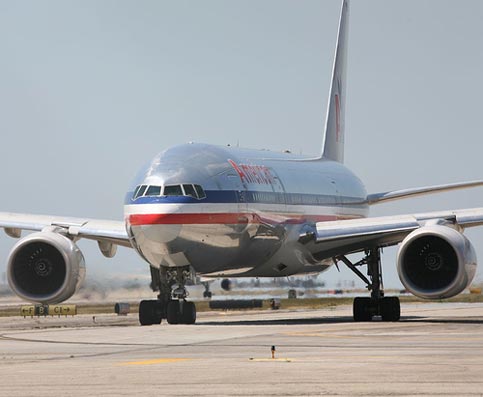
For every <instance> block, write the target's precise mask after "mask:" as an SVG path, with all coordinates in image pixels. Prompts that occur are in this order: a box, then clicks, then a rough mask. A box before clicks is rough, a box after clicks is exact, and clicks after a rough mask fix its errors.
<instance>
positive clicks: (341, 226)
mask: <svg viewBox="0 0 483 397" xmlns="http://www.w3.org/2000/svg"><path fill="white" fill-rule="evenodd" d="M429 224H447V225H453V226H454V227H458V228H461V229H465V228H467V227H473V226H480V225H483V208H472V209H467V210H457V211H442V212H428V213H423V214H415V215H398V216H385V217H374V218H363V219H352V220H342V221H332V222H319V223H316V224H315V225H313V226H312V228H311V229H309V230H305V231H304V233H302V234H301V235H300V238H299V241H300V242H301V243H303V244H305V245H306V246H307V248H308V249H309V251H310V252H311V253H312V254H313V256H314V258H315V259H316V260H323V259H327V258H331V257H334V256H337V255H345V254H349V253H353V252H359V251H364V250H366V249H369V248H376V247H388V246H391V245H396V244H398V243H400V242H401V241H402V240H404V238H405V237H406V236H407V235H408V234H409V233H411V232H412V231H413V230H416V229H418V228H420V227H423V226H426V225H429Z"/></svg>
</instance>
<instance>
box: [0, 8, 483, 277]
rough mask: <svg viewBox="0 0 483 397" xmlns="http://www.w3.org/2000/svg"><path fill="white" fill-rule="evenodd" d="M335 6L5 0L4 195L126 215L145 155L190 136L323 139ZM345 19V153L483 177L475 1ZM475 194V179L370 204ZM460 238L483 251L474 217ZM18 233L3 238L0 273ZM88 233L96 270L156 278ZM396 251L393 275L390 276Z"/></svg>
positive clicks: (360, 165) (416, 177) (389, 254)
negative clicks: (101, 247) (101, 249)
mask: <svg viewBox="0 0 483 397" xmlns="http://www.w3.org/2000/svg"><path fill="white" fill-rule="evenodd" d="M339 10H340V1H339V0H324V1H306V0H303V1H293V0H291V1H281V0H274V1H263V0H256V1H238V2H235V1H225V0H218V1H194V0H193V1H179V0H178V1H170V2H168V1H154V0H153V1H142V0H141V1H119V0H116V1H114V0H112V1H85V0H83V1H64V0H59V1H42V2H40V1H3V0H0V53H1V62H0V129H1V131H2V136H3V144H2V145H1V146H0V166H1V169H2V170H3V171H2V177H1V183H2V192H3V193H2V195H1V197H0V210H2V211H15V212H31V213H40V214H56V215H57V214H58V215H70V216H85V217H94V218H107V219H122V202H123V196H124V193H125V191H126V190H127V187H128V185H129V182H130V180H131V179H132V177H134V175H135V174H136V172H137V171H138V169H139V168H140V167H141V166H142V165H143V164H144V163H145V162H146V161H147V160H148V159H149V158H151V157H152V156H154V155H155V154H156V153H157V152H159V151H161V150H163V149H164V148H166V147H169V146H171V145H174V144H178V143H184V142H188V141H198V142H207V143H216V144H228V143H231V144H237V143H239V144H240V146H245V147H250V148H270V149H273V150H283V149H291V150H292V151H294V152H302V153H305V154H310V155H313V154H317V153H318V152H319V150H320V145H321V141H322V131H323V125H324V118H325V111H326V103H327V95H328V90H329V83H330V73H331V67H332V61H333V52H334V46H335V39H336V30H337V23H338V18H339ZM349 25H350V34H349V61H348V89H347V101H348V102H347V112H346V117H347V120H346V154H345V159H346V164H347V165H348V166H349V167H350V168H352V169H353V170H355V171H356V173H357V174H358V175H359V176H360V178H361V179H362V180H363V181H364V182H365V184H366V187H367V189H368V191H369V192H378V191H385V190H391V189H397V188H404V187H412V186H421V185H427V184H439V183H447V182H456V181H463V180H473V179H483V158H482V156H481V154H480V153H481V150H482V149H481V148H482V147H483V137H482V134H481V131H482V122H481V115H482V113H483V110H482V103H483V101H482V97H481V95H482V94H481V93H482V92H483V77H482V71H483V44H482V37H483V2H482V1H480V0H462V1H454V0H451V1H450V0H446V1H444V0H404V1H403V0H399V1H396V0H389V1H388V0H355V1H352V2H351V15H350V22H349ZM479 206H483V189H481V188H480V189H473V190H467V191H465V192H459V193H448V194H440V195H435V196H431V197H429V198H420V199H412V200H407V201H401V202H395V203H391V204H385V205H380V206H377V207H374V208H373V213H372V214H373V215H389V214H393V213H413V212H422V211H429V210H438V209H456V208H467V207H479ZM467 235H468V237H469V238H470V239H471V240H472V242H473V243H474V245H475V247H476V250H477V253H478V255H479V257H480V258H483V228H480V229H473V230H469V231H467ZM13 244H14V240H12V239H10V238H8V237H7V236H6V235H5V236H4V238H1V239H0V257H1V258H2V260H1V264H0V272H3V271H4V270H5V262H6V258H7V255H8V252H9V250H10V249H11V247H12V245H13ZM80 246H81V248H82V249H83V251H84V254H85V256H86V260H87V271H88V273H90V274H91V275H92V274H98V275H99V274H100V275H104V276H106V275H109V274H111V275H113V276H114V275H115V274H118V273H121V272H123V273H126V272H132V273H139V274H141V275H143V276H146V277H148V275H149V270H148V265H147V264H146V263H144V262H143V261H142V260H141V259H140V258H138V257H137V256H136V254H134V253H133V252H130V251H129V250H127V249H121V250H120V251H121V252H120V253H119V255H118V256H117V257H116V258H115V259H113V260H112V259H111V260H108V259H104V258H103V257H102V256H101V254H100V253H98V251H97V247H96V244H95V243H93V242H89V241H82V242H81V243H80ZM395 252H396V250H395V249H394V248H392V249H387V250H386V251H385V255H384V256H383V260H384V272H385V277H386V279H385V280H386V285H387V286H398V285H399V281H398V278H397V274H396V270H395ZM482 269H483V268H482ZM482 269H479V273H478V277H479V278H480V279H482V277H481V275H483V270H482ZM326 276H327V278H328V279H329V280H331V281H332V282H334V281H337V280H339V279H348V278H351V275H350V272H348V271H344V272H343V273H342V274H341V275H339V274H337V271H336V269H332V270H330V271H329V272H328V273H326Z"/></svg>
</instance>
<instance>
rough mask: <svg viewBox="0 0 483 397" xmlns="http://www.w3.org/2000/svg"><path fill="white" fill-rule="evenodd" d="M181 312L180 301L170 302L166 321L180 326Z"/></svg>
mask: <svg viewBox="0 0 483 397" xmlns="http://www.w3.org/2000/svg"><path fill="white" fill-rule="evenodd" d="M179 317H180V311H179V302H178V301H174V300H173V301H169V302H168V307H167V310H166V319H167V320H168V323H169V324H179V323H180V321H179V320H180V318H179Z"/></svg>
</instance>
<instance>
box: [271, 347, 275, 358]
mask: <svg viewBox="0 0 483 397" xmlns="http://www.w3.org/2000/svg"><path fill="white" fill-rule="evenodd" d="M275 350H276V349H275V346H272V348H271V349H270V351H271V352H272V359H274V358H275Z"/></svg>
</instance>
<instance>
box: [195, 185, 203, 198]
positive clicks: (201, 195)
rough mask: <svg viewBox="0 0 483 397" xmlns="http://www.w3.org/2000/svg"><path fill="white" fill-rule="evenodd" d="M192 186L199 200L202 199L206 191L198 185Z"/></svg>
mask: <svg viewBox="0 0 483 397" xmlns="http://www.w3.org/2000/svg"><path fill="white" fill-rule="evenodd" d="M194 188H195V190H196V193H197V194H198V198H199V199H200V200H201V199H204V198H205V197H206V193H205V191H204V190H203V188H202V187H201V186H200V185H194Z"/></svg>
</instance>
